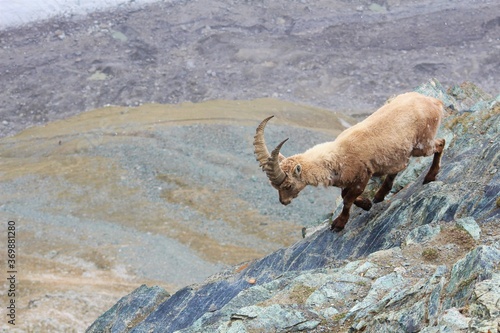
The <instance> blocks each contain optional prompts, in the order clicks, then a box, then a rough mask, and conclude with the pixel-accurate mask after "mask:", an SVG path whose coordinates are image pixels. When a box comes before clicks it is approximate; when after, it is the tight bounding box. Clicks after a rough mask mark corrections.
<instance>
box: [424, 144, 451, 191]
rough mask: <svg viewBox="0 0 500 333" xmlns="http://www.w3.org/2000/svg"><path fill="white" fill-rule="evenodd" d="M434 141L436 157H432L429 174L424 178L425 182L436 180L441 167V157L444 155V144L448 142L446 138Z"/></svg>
mask: <svg viewBox="0 0 500 333" xmlns="http://www.w3.org/2000/svg"><path fill="white" fill-rule="evenodd" d="M434 143H435V147H434V158H433V159H432V165H431V168H430V169H429V172H427V175H426V176H425V178H424V184H427V183H430V182H432V181H435V180H436V176H437V174H438V172H439V169H440V167H441V157H442V155H443V150H444V145H445V143H446V142H445V140H444V139H436V140H434Z"/></svg>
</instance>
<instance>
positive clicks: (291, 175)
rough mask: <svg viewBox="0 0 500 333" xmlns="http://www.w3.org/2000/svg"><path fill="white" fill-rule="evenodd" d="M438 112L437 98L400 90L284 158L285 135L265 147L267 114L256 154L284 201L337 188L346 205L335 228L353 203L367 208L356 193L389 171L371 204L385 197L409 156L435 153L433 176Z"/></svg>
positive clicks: (439, 145)
mask: <svg viewBox="0 0 500 333" xmlns="http://www.w3.org/2000/svg"><path fill="white" fill-rule="evenodd" d="M442 114H443V103H442V102H441V101H440V100H438V99H435V98H432V97H427V96H424V95H421V94H419V93H416V92H410V93H406V94H402V95H399V96H397V97H395V98H394V99H392V100H391V101H390V102H388V103H387V104H385V105H384V106H382V107H381V108H380V109H378V110H377V111H375V112H374V113H373V114H372V115H370V116H369V117H367V118H366V119H365V120H363V121H362V122H360V123H358V124H356V125H354V126H352V127H350V128H348V129H346V130H345V131H344V132H342V133H341V134H340V135H339V136H338V137H337V139H336V140H335V141H332V142H326V143H321V144H318V145H316V146H314V147H312V148H310V149H309V150H307V151H305V152H304V153H302V154H297V155H293V156H291V157H288V158H285V157H284V156H283V155H281V154H280V153H279V150H280V149H281V146H282V145H283V144H284V143H285V141H286V140H285V141H283V142H282V143H280V145H278V147H277V148H276V149H275V150H274V151H273V152H272V154H269V153H268V152H267V148H266V147H265V142H264V127H265V125H266V123H267V121H269V119H271V118H272V117H269V118H267V119H265V120H264V121H263V122H262V123H261V125H260V126H259V127H258V128H257V134H256V136H255V141H254V146H255V154H256V155H257V160H258V161H259V162H260V164H261V167H262V168H263V170H264V171H266V173H267V175H268V177H269V179H270V180H271V184H272V185H273V187H275V188H276V189H277V190H278V191H279V196H280V202H281V203H282V204H284V205H288V204H289V203H290V202H291V201H292V199H293V198H295V197H297V195H298V194H299V192H300V191H301V190H302V189H303V188H304V187H305V186H307V185H313V186H318V185H324V186H336V187H340V188H341V189H342V198H343V203H344V207H343V210H342V212H341V214H340V215H339V216H338V217H337V218H336V219H335V220H334V221H333V223H332V227H331V228H332V230H334V231H339V230H342V229H343V228H344V226H345V224H346V223H347V220H348V219H349V210H350V207H351V205H352V204H353V203H354V204H355V205H357V206H359V207H361V208H363V209H365V210H369V209H370V208H371V206H372V204H371V202H370V201H369V200H368V199H366V198H362V197H360V195H361V194H362V192H363V190H364V189H365V187H366V184H367V183H368V180H369V179H370V178H371V177H372V176H383V175H387V176H386V178H385V180H384V183H383V184H382V187H381V188H380V189H379V190H378V192H377V193H376V194H375V198H374V200H373V201H374V203H376V202H380V201H383V200H384V198H385V196H386V195H387V194H388V193H389V191H390V190H391V188H392V183H393V181H394V178H395V177H396V175H397V173H398V172H400V171H401V170H403V169H405V168H406V167H407V165H408V162H409V159H410V157H411V156H430V155H434V160H433V163H432V166H431V168H430V170H429V172H428V173H427V175H426V177H425V180H424V184H425V183H428V182H430V181H433V180H435V178H436V175H437V173H438V171H439V168H440V160H441V155H442V151H443V148H444V145H445V141H444V139H435V136H436V133H437V130H438V128H439V124H440V121H441V117H442ZM287 140H288V139H287Z"/></svg>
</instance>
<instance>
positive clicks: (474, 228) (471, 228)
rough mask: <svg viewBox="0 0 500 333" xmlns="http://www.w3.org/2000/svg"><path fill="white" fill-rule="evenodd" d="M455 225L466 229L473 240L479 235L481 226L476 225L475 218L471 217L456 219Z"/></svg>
mask: <svg viewBox="0 0 500 333" xmlns="http://www.w3.org/2000/svg"><path fill="white" fill-rule="evenodd" d="M457 226H458V227H460V228H462V229H464V230H465V231H467V232H468V233H469V235H471V236H472V238H474V239H475V240H478V239H479V238H480V237H481V228H480V227H479V225H477V223H476V220H474V218H473V217H465V218H463V219H458V220H457Z"/></svg>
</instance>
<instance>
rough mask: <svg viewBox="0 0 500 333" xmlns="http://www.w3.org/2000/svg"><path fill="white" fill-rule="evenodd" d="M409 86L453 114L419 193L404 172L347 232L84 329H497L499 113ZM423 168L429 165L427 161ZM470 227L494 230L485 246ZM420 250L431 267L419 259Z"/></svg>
mask: <svg viewBox="0 0 500 333" xmlns="http://www.w3.org/2000/svg"><path fill="white" fill-rule="evenodd" d="M417 90H418V91H420V92H422V93H425V94H427V95H432V96H437V97H438V98H441V99H442V100H443V101H444V102H445V104H446V106H447V109H448V111H449V112H450V115H448V116H447V117H446V118H445V120H444V121H443V124H442V128H441V133H443V135H444V136H446V138H447V146H446V149H445V154H444V157H443V161H442V169H441V172H440V173H439V175H438V180H437V181H435V182H433V183H430V184H427V185H422V181H423V177H424V175H425V172H419V173H415V177H416V178H414V177H408V174H403V175H401V178H399V177H398V180H399V184H400V185H401V186H400V188H401V189H400V190H399V192H397V193H394V194H393V195H392V196H390V197H389V198H388V200H386V201H384V202H382V203H380V204H376V205H374V207H373V208H372V210H371V211H369V212H364V211H362V210H360V209H357V208H355V209H354V210H353V213H352V219H351V220H350V221H349V223H348V224H347V226H346V228H345V230H344V231H343V232H340V233H332V232H330V231H329V230H328V227H327V225H326V224H325V226H324V228H323V229H319V230H318V231H316V232H315V233H313V234H311V235H309V236H308V237H306V238H305V239H303V240H302V241H300V242H298V243H296V244H294V245H293V246H291V247H289V248H286V249H281V250H279V251H276V252H274V253H272V254H270V255H268V256H266V257H264V258H262V259H260V260H257V261H255V262H252V263H250V264H249V265H248V267H247V268H245V269H243V270H241V271H238V270H236V269H235V270H234V271H228V272H225V274H222V275H221V276H220V277H213V278H212V279H210V280H209V281H208V282H207V283H205V284H202V285H198V286H191V287H187V288H184V289H182V290H180V291H178V292H177V293H175V294H174V295H172V296H171V297H169V298H167V299H165V300H163V301H161V302H159V303H158V302H156V301H153V299H158V296H157V295H158V292H157V291H155V290H149V289H144V288H139V289H138V290H137V291H135V292H133V293H132V294H130V295H129V296H127V297H126V299H129V300H130V301H127V302H125V301H123V300H122V301H120V302H119V303H118V304H117V305H115V307H113V308H112V309H111V310H110V311H108V312H106V313H105V314H103V315H102V316H101V317H100V318H99V319H98V320H97V321H96V322H95V323H94V325H93V326H92V327H91V328H89V332H102V331H104V329H105V328H109V327H113V328H112V329H111V330H110V331H111V332H122V331H120V330H118V327H120V328H121V327H124V326H123V325H122V326H119V325H120V324H119V323H133V325H131V326H127V328H126V330H125V331H127V332H151V331H153V332H174V331H180V332H255V331H266V332H268V331H276V332H291V331H301V330H302V331H310V332H324V331H348V330H350V331H351V332H357V331H363V332H428V333H430V332H454V331H457V330H465V329H468V330H470V331H471V332H486V331H487V330H488V329H490V330H491V331H492V332H493V331H495V330H497V329H498V325H499V319H498V318H499V316H498V314H499V308H498V299H499V297H500V288H499V275H500V274H499V264H500V243H499V241H498V233H497V230H498V223H499V221H500V209H499V207H498V206H497V204H496V202H497V200H498V198H499V195H500V194H499V193H500V172H496V171H495V172H494V170H498V167H499V160H500V158H499V157H500V156H499V155H500V140H499V131H500V112H499V110H500V106H499V105H498V101H497V100H495V99H493V98H492V97H488V96H485V94H483V93H481V92H480V91H479V90H478V89H477V88H476V87H475V86H473V85H471V84H464V85H462V86H457V87H453V88H452V89H450V90H449V92H447V91H445V89H444V88H443V87H442V86H441V85H440V84H439V83H438V82H436V81H431V82H429V83H428V84H425V85H423V86H421V87H419V88H418V89H417ZM419 163H420V162H419ZM421 163H422V165H423V166H424V167H425V168H427V167H428V166H429V164H430V160H429V159H427V160H425V159H422V161H421ZM424 171H425V170H424ZM408 172H413V171H408ZM453 221H456V223H453ZM472 221H474V223H472ZM457 224H458V225H460V226H461V227H462V228H463V229H465V230H467V231H468V232H469V233H470V234H471V235H472V237H474V238H472V237H471V236H469V234H467V233H463V232H461V231H460V232H459V231H457V230H459V229H457V228H456V225H457ZM478 229H480V230H482V229H485V230H490V231H489V237H490V238H488V242H489V244H487V245H486V244H481V243H482V242H483V240H484V239H486V238H484V237H483V236H482V235H484V234H485V233H484V232H479V231H480V230H478ZM464 235H465V236H464ZM428 243H429V244H434V245H435V246H436V250H435V256H436V257H437V258H438V260H435V259H433V257H432V256H427V257H426V256H425V255H424V253H423V252H422V254H421V255H420V253H419V252H418V251H421V250H418V249H421V248H419V246H423V245H424V244H428ZM416 249H417V250H416ZM432 260H434V261H432ZM251 279H252V280H251ZM249 281H252V282H253V281H255V283H249ZM148 295H149V296H148ZM148 297H149V298H150V301H149V303H148V304H155V306H153V307H149V308H148V310H147V311H149V312H148V314H145V315H143V316H141V317H140V319H141V320H134V318H136V319H137V318H139V317H138V316H137V315H135V312H134V311H135V310H134V309H137V306H138V305H137V303H135V301H134V300H139V299H147V298H148ZM127 304H128V305H127ZM115 327H116V328H115Z"/></svg>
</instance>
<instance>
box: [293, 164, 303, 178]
mask: <svg viewBox="0 0 500 333" xmlns="http://www.w3.org/2000/svg"><path fill="white" fill-rule="evenodd" d="M301 172H302V167H301V166H300V164H297V165H296V166H295V168H294V169H293V174H294V175H295V176H300V173H301Z"/></svg>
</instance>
